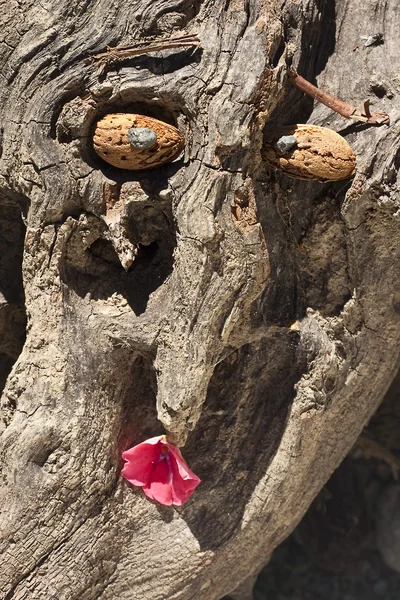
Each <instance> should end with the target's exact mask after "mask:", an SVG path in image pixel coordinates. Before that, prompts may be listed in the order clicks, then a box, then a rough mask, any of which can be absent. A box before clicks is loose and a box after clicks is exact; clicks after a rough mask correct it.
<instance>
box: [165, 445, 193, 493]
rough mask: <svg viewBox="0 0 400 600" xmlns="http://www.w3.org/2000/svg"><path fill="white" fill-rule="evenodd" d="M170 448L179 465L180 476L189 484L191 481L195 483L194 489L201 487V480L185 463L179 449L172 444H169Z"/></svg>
mask: <svg viewBox="0 0 400 600" xmlns="http://www.w3.org/2000/svg"><path fill="white" fill-rule="evenodd" d="M168 448H169V450H170V453H171V454H172V456H173V457H174V460H175V462H176V465H177V469H178V472H179V476H180V477H181V478H182V479H184V480H187V481H188V483H189V482H190V481H195V482H196V483H195V485H194V487H193V489H194V488H195V487H196V486H198V485H199V483H201V479H200V478H199V477H197V475H195V474H194V473H193V471H192V470H191V469H189V467H188V465H187V463H186V462H185V460H184V458H183V456H182V454H181V451H180V450H179V448H177V447H176V446H173V445H172V444H168Z"/></svg>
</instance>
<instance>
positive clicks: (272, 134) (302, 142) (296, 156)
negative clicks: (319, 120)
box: [262, 125, 356, 182]
mask: <svg viewBox="0 0 400 600" xmlns="http://www.w3.org/2000/svg"><path fill="white" fill-rule="evenodd" d="M283 135H294V136H295V138H296V141H297V146H295V147H294V148H293V149H292V150H290V151H288V152H285V153H282V152H280V151H279V150H277V149H276V148H275V144H276V142H277V141H278V139H279V138H280V137H282V136H283ZM262 156H263V159H264V160H265V161H266V162H267V163H268V164H269V165H270V166H271V167H274V168H275V169H280V170H281V171H283V172H284V173H286V175H289V176H290V177H294V178H296V179H309V180H317V181H321V182H324V181H335V180H340V179H347V178H349V177H351V176H352V175H354V174H355V169H356V157H355V154H354V152H353V150H352V148H351V147H350V146H349V144H348V143H347V141H346V140H345V139H344V138H343V137H342V136H341V135H339V134H338V133H336V131H332V129H328V128H327V127H319V126H318V125H288V126H286V127H280V128H277V129H274V130H271V131H268V132H267V134H266V136H265V143H264V146H263V149H262Z"/></svg>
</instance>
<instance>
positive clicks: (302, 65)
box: [0, 0, 400, 600]
mask: <svg viewBox="0 0 400 600" xmlns="http://www.w3.org/2000/svg"><path fill="white" fill-rule="evenodd" d="M0 5H1V17H0V20H1V23H2V42H1V44H0V56H1V63H0V75H1V86H0V94H1V122H2V159H1V168H0V186H1V197H0V226H1V233H0V247H1V256H0V292H1V294H2V295H0V332H1V333H2V339H1V340H0V360H1V363H0V384H1V385H2V386H3V385H4V389H3V391H2V396H1V401H2V423H3V425H2V427H3V429H2V431H1V446H0V457H1V473H2V476H1V485H2V488H1V499H0V506H1V507H2V509H1V511H2V512H1V517H0V527H1V545H0V552H1V569H0V583H1V585H0V589H1V592H0V595H1V598H3V599H7V600H11V599H12V600H20V599H21V600H22V598H27V597H30V598H34V599H35V600H36V599H42V598H43V599H44V598H45V599H46V600H50V599H57V600H62V599H68V600H72V599H74V598H76V599H78V598H79V600H115V599H117V598H118V600H122V599H127V600H128V599H129V600H132V599H138V600H139V599H140V600H142V599H143V598H145V599H146V600H161V599H164V598H165V599H167V598H168V599H169V600H171V599H176V600H178V599H182V600H186V599H190V598H196V599H199V600H213V599H218V598H220V597H222V596H223V595H224V594H226V593H229V592H231V591H233V590H235V589H236V588H239V589H240V587H239V586H240V585H241V584H242V583H243V582H245V580H249V578H251V576H252V574H254V573H255V572H256V571H257V569H259V568H260V567H261V566H262V565H263V563H265V562H266V560H267V557H268V556H269V554H270V553H271V551H272V550H273V548H274V547H275V546H276V545H277V544H279V543H280V542H281V541H282V540H283V539H284V538H285V537H286V536H287V535H288V534H289V533H290V531H291V530H292V529H293V528H294V526H295V525H296V523H297V522H298V521H299V519H300V518H301V516H302V515H303V514H304V512H305V511H306V509H307V507H308V506H309V504H310V502H311V501H312V499H313V498H314V496H315V494H316V493H317V492H318V490H319V489H320V488H321V486H322V485H323V484H324V483H325V481H326V480H327V479H328V477H329V476H330V474H331V473H332V471H333V470H334V469H335V468H336V467H337V465H338V464H339V463H340V461H341V460H342V459H343V457H344V456H345V454H346V453H347V452H348V450H349V448H350V447H351V446H352V444H353V443H354V441H355V439H356V437H357V435H358V433H359V432H360V431H361V429H362V427H363V425H364V424H365V423H366V421H367V420H368V419H369V417H370V415H371V414H372V413H373V411H374V410H375V408H376V407H377V405H378V404H379V402H380V400H381V399H382V397H383V395H384V393H385V392H386V390H387V388H388V387H389V385H390V383H391V381H392V380H393V378H394V376H395V373H396V371H397V369H398V367H399V337H400V324H399V312H400V278H399V268H398V265H399V259H400V256H399V254H400V249H399V244H398V234H399V214H400V213H399V196H398V194H399V185H400V184H399V180H398V174H397V168H398V166H399V164H400V158H399V157H400V150H399V142H398V133H399V128H400V113H399V109H398V100H397V99H398V94H399V91H400V82H399V78H398V74H397V71H398V68H397V65H398V62H397V61H398V60H399V57H400V48H399V45H398V31H397V25H398V23H399V19H400V6H399V4H398V1H397V0H386V1H385V2H380V3H378V2H377V1H376V0H363V1H361V0H336V2H335V1H334V0H283V1H282V0H270V1H269V2H265V1H263V0H240V1H239V0H194V1H192V2H189V1H187V0H163V1H162V2H161V1H160V2H154V1H152V0H141V1H140V2H138V1H137V0H136V1H135V0H124V1H122V0H113V1H111V0H99V1H97V2H90V1H89V0H79V1H78V0H76V1H73V2H71V1H70V0H57V1H56V0H42V1H41V2H31V0H3V1H2V2H0ZM376 32H382V33H383V34H384V37H383V43H378V44H374V45H372V46H368V47H364V45H363V44H364V42H363V41H361V40H360V36H364V35H365V36H369V35H372V34H374V33H376ZM186 34H196V35H197V36H198V38H199V40H200V45H198V46H196V45H193V46H182V47H170V48H167V47H165V49H161V50H159V51H156V52H148V53H147V54H146V53H145V52H143V53H142V54H140V53H139V54H138V55H137V56H132V57H130V58H128V59H125V60H118V58H115V55H114V60H113V61H111V62H109V63H107V64H103V65H102V66H100V69H99V63H98V61H96V60H95V59H93V57H94V55H96V54H98V53H101V52H104V51H105V49H106V46H116V45H129V44H133V43H137V42H143V41H144V40H145V38H150V39H157V40H158V39H159V38H168V37H170V36H175V35H177V36H178V35H179V36H182V35H186ZM289 65H292V66H294V67H295V68H296V69H297V71H298V72H299V73H300V74H301V75H303V76H304V77H306V78H307V79H309V80H311V81H313V82H314V83H318V85H319V86H320V87H321V88H323V89H326V90H327V91H329V92H330V93H333V94H335V95H337V96H339V97H341V98H343V99H345V100H347V101H349V102H352V103H353V104H355V105H357V106H358V105H360V104H361V102H362V101H363V100H365V99H366V98H372V99H373V100H374V104H375V106H374V108H375V109H376V110H380V111H386V112H388V113H389V114H390V117H391V125H390V126H382V127H372V126H363V125H357V124H353V123H351V122H349V121H348V120H346V119H345V118H343V117H341V116H339V115H336V114H335V113H332V112H331V111H330V110H329V109H328V108H326V107H324V106H322V105H320V106H316V107H315V108H313V102H312V100H310V98H308V97H305V96H304V94H302V93H301V92H299V91H297V90H296V89H295V88H293V87H292V86H291V84H290V82H289V80H288V78H287V67H288V66H289ZM118 112H134V113H139V114H144V115H149V116H153V117H156V118H159V119H161V120H164V121H166V122H169V123H172V124H176V125H177V126H178V128H179V129H180V130H181V132H182V133H183V134H184V136H185V138H186V146H185V151H184V156H183V157H181V158H179V159H178V160H176V161H174V162H172V163H170V164H166V165H163V166H160V167H159V168H157V169H154V170H147V171H143V172H140V171H138V172H134V171H123V170H119V169H117V168H114V167H110V166H109V165H107V164H106V163H104V162H102V160H101V159H100V158H98V157H97V156H96V155H95V153H94V151H93V148H92V143H91V140H92V135H93V127H94V125H95V123H96V121H97V120H98V119H99V118H100V117H101V116H102V115H104V114H105V113H118ZM296 122H297V123H305V122H310V123H315V124H317V125H323V126H329V127H331V128H332V129H335V130H336V131H339V132H341V133H342V135H344V136H345V137H346V139H347V140H348V142H349V143H350V144H351V145H352V147H353V148H354V150H355V152H356V155H357V174H356V177H355V179H354V180H353V181H352V182H351V181H350V182H347V183H346V182H339V183H327V184H321V183H318V182H309V181H300V180H293V179H289V178H288V177H287V176H286V175H284V174H283V173H280V172H277V171H276V172H274V171H271V170H270V169H269V168H268V167H267V166H266V165H265V164H263V161H262V158H261V149H262V144H263V133H264V132H265V131H266V130H269V129H270V128H272V127H276V126H280V125H286V124H291V123H296ZM118 207H123V208H122V209H119V208H118ZM118 210H119V212H118ZM121 210H122V213H121ZM113 211H114V212H113ZM115 211H116V212H115ZM20 214H22V220H21V219H20V217H19V215H20ZM24 227H26V235H25V237H24ZM127 248H128V249H130V250H131V251H132V252H134V253H136V258H135V260H134V262H133V264H132V266H131V267H130V269H128V268H126V269H124V268H123V267H122V264H124V265H125V266H126V261H125V263H124V256H125V258H126V252H127ZM22 254H23V261H22V279H21V268H20V264H21V256H22ZM22 281H23V287H22ZM24 307H25V309H26V315H27V328H26V341H25V343H23V338H24V331H25V310H24ZM22 346H23V348H22ZM163 431H166V432H168V433H169V435H170V436H171V439H174V440H175V442H176V443H178V444H179V445H182V446H184V448H183V454H184V457H185V459H186V460H187V462H188V464H189V465H190V467H191V468H192V469H193V471H194V472H195V473H196V474H197V475H198V476H199V477H200V478H201V479H202V484H201V485H200V486H199V487H198V488H197V490H196V492H195V493H194V495H193V496H192V498H191V499H190V500H189V501H188V503H187V504H185V506H183V507H182V508H177V507H175V508H174V507H165V506H161V505H157V504H155V503H152V502H150V501H149V500H148V499H146V497H145V496H144V495H143V493H142V491H141V490H140V489H139V488H133V487H132V486H130V485H129V484H127V483H126V482H124V480H123V479H121V476H120V470H121V466H122V465H121V463H122V461H121V458H120V457H121V452H122V451H123V450H124V449H126V448H128V447H130V446H132V445H134V444H135V443H138V442H140V441H143V440H144V439H146V438H148V437H151V436H154V435H159V434H160V433H162V432H163ZM245 587H246V586H245V585H244V586H243V588H242V589H244V588H245ZM237 597H238V594H236V595H235V598H237Z"/></svg>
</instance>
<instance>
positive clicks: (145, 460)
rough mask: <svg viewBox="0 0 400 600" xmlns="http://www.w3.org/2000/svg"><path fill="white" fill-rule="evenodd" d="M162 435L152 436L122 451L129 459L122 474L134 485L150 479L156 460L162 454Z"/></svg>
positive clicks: (140, 484) (143, 483) (125, 457)
mask: <svg viewBox="0 0 400 600" xmlns="http://www.w3.org/2000/svg"><path fill="white" fill-rule="evenodd" d="M161 438H162V436H158V437H154V438H150V439H149V440H146V441H145V442H142V443H141V444H137V446H133V448H129V450H126V451H125V452H123V453H122V458H123V459H124V460H126V461H127V463H126V465H124V467H123V469H122V472H121V475H122V477H124V478H125V479H127V480H128V481H129V482H130V483H132V484H133V485H139V486H143V485H146V483H147V482H148V481H149V479H150V476H151V473H152V471H153V468H154V464H153V463H154V462H155V461H157V460H158V457H159V454H160V445H159V442H160V439H161Z"/></svg>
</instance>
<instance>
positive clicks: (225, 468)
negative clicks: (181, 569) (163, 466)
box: [181, 331, 305, 550]
mask: <svg viewBox="0 0 400 600" xmlns="http://www.w3.org/2000/svg"><path fill="white" fill-rule="evenodd" d="M304 367H305V365H304V359H303V356H302V353H301V351H300V350H299V348H298V337H297V334H296V333H295V332H289V331H285V332H280V333H278V334H277V335H275V336H271V337H270V338H268V339H267V338H265V339H263V340H262V341H260V342H258V343H257V344H253V345H250V344H249V345H245V346H242V347H241V348H240V349H239V350H233V351H232V352H231V354H228V356H227V357H226V359H225V360H224V361H223V362H221V363H220V364H219V365H218V366H217V367H216V369H215V371H214V375H213V378H212V379H211V382H210V386H209V389H208V395H207V400H206V403H205V405H204V407H203V412H202V417H201V419H200V421H199V423H198V426H197V427H196V430H195V432H194V434H193V435H192V436H190V439H189V442H188V444H187V445H186V446H185V458H186V459H187V460H188V462H189V464H190V465H191V467H193V470H194V472H195V473H196V474H197V475H198V476H199V477H200V478H201V480H202V484H201V486H199V488H198V489H197V490H196V504H195V505H194V506H195V508H194V507H193V508H192V507H191V505H190V503H189V505H187V506H185V507H183V508H182V510H181V513H182V515H183V517H184V519H185V521H186V522H187V524H188V526H189V527H190V529H191V530H192V532H193V534H194V535H195V536H196V539H197V540H198V542H199V544H200V547H201V549H202V550H205V549H216V548H218V547H220V546H222V545H223V544H224V543H226V542H227V541H228V540H229V538H230V537H231V536H232V535H233V534H234V532H235V531H237V528H238V527H239V526H240V521H241V519H242V517H243V511H244V509H245V507H246V505H247V501H248V500H250V498H251V496H252V494H253V493H254V490H255V487H256V486H257V485H258V484H259V482H260V480H261V479H262V478H263V477H264V476H265V474H266V472H267V469H268V466H269V464H270V462H271V459H272V458H273V456H274V454H275V453H276V451H277V449H278V447H279V443H280V439H281V436H282V433H283V431H284V428H285V424H286V420H287V415H288V411H289V409H290V406H291V403H292V400H293V398H294V395H295V390H294V386H295V384H296V382H297V381H298V380H299V378H300V376H301V374H302V372H303V369H304Z"/></svg>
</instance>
